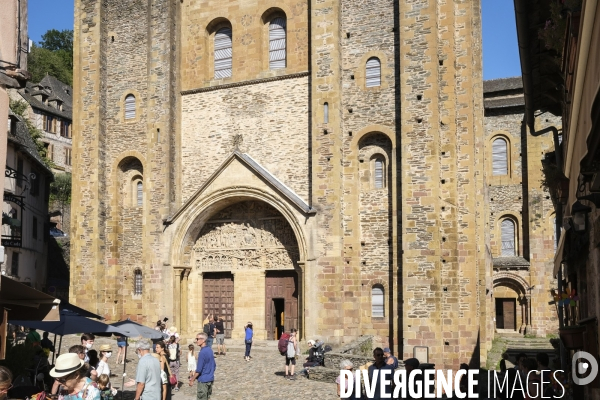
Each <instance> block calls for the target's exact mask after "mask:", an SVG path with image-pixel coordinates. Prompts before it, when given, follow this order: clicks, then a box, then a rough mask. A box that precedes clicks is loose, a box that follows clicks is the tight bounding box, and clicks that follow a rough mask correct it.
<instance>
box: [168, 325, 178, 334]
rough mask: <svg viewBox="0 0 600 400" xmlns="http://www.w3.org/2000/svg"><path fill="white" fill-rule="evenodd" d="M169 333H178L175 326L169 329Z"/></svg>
mask: <svg viewBox="0 0 600 400" xmlns="http://www.w3.org/2000/svg"><path fill="white" fill-rule="evenodd" d="M169 332H171V333H176V332H177V328H175V327H174V326H172V327H170V328H169Z"/></svg>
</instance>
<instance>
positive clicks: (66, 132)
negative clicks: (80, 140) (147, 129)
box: [60, 111, 135, 139]
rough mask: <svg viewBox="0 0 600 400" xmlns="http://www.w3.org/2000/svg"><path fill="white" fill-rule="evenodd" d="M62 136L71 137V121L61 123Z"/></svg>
mask: <svg viewBox="0 0 600 400" xmlns="http://www.w3.org/2000/svg"><path fill="white" fill-rule="evenodd" d="M134 112H135V111H134ZM60 136H62V137H65V138H68V139H70V138H71V124H70V123H69V122H67V121H63V122H62V124H61V125H60Z"/></svg>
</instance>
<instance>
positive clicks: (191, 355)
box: [187, 344, 196, 378]
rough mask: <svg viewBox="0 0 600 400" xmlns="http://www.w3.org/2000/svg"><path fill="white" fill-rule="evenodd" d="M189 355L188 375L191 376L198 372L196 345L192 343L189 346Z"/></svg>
mask: <svg viewBox="0 0 600 400" xmlns="http://www.w3.org/2000/svg"><path fill="white" fill-rule="evenodd" d="M188 349H189V351H188V357H187V361H188V375H189V378H191V377H192V376H193V375H194V373H195V372H196V357H195V356H194V345H193V344H190V345H189V346H188Z"/></svg>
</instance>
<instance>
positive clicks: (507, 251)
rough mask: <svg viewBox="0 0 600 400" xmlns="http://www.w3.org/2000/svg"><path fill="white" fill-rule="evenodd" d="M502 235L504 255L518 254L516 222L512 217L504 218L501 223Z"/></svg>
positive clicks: (512, 255)
mask: <svg viewBox="0 0 600 400" xmlns="http://www.w3.org/2000/svg"><path fill="white" fill-rule="evenodd" d="M500 231H501V233H500V236H501V239H502V254H501V255H502V257H514V256H516V255H517V252H516V249H515V223H514V222H513V221H512V220H511V219H508V218H506V219H504V220H502V223H501V224H500Z"/></svg>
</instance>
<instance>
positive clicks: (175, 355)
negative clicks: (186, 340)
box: [167, 336, 181, 392]
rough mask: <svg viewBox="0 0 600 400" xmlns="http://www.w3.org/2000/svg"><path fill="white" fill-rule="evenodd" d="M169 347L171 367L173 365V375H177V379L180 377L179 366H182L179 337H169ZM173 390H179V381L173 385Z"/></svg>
mask: <svg viewBox="0 0 600 400" xmlns="http://www.w3.org/2000/svg"><path fill="white" fill-rule="evenodd" d="M167 349H168V350H169V351H168V354H169V367H171V372H172V373H173V375H175V376H176V377H177V379H179V366H180V361H179V360H180V356H181V350H180V349H179V343H177V339H176V338H175V336H171V339H169V344H168V345H167ZM171 389H172V390H174V391H176V392H178V391H179V382H177V383H176V384H175V385H173V387H172V388H171Z"/></svg>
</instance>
